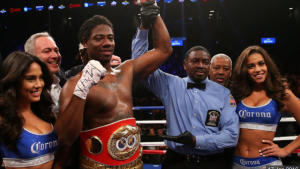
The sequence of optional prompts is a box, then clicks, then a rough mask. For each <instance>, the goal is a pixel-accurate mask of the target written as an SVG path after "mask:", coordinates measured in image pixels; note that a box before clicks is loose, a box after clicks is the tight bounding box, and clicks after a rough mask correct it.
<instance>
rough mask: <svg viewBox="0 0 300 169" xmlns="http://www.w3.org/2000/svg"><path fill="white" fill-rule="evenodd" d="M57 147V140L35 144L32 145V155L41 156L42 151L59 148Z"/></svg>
mask: <svg viewBox="0 0 300 169" xmlns="http://www.w3.org/2000/svg"><path fill="white" fill-rule="evenodd" d="M57 146H58V143H57V140H55V141H50V142H48V143H41V142H34V143H33V144H32V145H31V153H33V154H39V153H40V151H42V150H46V149H49V148H52V147H53V148H54V147H57Z"/></svg>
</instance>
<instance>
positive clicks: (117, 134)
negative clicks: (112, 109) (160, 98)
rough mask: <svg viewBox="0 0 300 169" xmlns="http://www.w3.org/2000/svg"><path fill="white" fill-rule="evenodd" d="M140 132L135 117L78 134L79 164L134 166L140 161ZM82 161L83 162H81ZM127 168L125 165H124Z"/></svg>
mask: <svg viewBox="0 0 300 169" xmlns="http://www.w3.org/2000/svg"><path fill="white" fill-rule="evenodd" d="M140 140H141V138H140V132H139V130H138V128H137V127H136V121H135V118H128V119H123V120H119V121H117V122H114V123H111V124H108V125H105V126H101V127H98V128H95V129H91V130H86V131H82V132H81V134H80V153H81V157H80V163H81V164H80V165H81V168H90V167H88V166H89V165H90V164H91V163H96V164H93V165H94V166H93V167H95V165H97V166H101V167H97V168H102V166H128V167H130V166H132V167H133V166H136V165H137V164H138V163H141V164H142V162H141V156H142V153H140V151H138V150H140ZM82 163H84V164H82ZM126 168H127V167H126Z"/></svg>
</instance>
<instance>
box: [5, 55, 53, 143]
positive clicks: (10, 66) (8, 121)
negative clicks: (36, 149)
mask: <svg viewBox="0 0 300 169" xmlns="http://www.w3.org/2000/svg"><path fill="white" fill-rule="evenodd" d="M32 63H37V64H39V65H40V66H41V69H42V72H43V79H44V82H45V85H44V88H43V90H42V93H41V97H40V100H39V101H38V102H32V103H31V110H32V111H33V113H34V114H35V115H36V116H38V117H39V118H40V119H42V120H44V121H46V122H48V123H53V122H54V121H55V117H54V114H53V113H52V111H51V106H52V104H53V102H52V99H51V96H50V94H49V91H50V88H51V84H52V81H53V77H52V75H51V73H50V71H49V69H48V67H47V65H46V64H45V63H44V62H43V61H42V60H41V59H40V58H38V57H36V56H34V55H31V54H29V53H27V52H13V53H11V54H10V55H9V56H8V57H7V58H6V60H5V61H4V62H3V72H4V78H3V79H2V80H1V81H0V118H1V119H0V143H4V144H5V145H6V147H7V148H10V149H14V148H16V147H15V144H14V141H15V140H16V139H20V135H21V133H22V131H23V125H24V118H23V116H22V115H21V114H20V113H18V112H17V106H18V103H17V100H18V98H17V97H18V95H17V91H18V90H17V86H18V80H19V79H20V78H21V77H22V76H23V75H24V73H26V72H27V71H28V69H29V67H30V65H31V64H32Z"/></svg>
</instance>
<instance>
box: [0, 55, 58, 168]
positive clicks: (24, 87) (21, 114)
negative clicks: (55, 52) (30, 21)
mask: <svg viewBox="0 0 300 169" xmlns="http://www.w3.org/2000/svg"><path fill="white" fill-rule="evenodd" d="M3 70H4V78H3V79H2V80H1V81H0V90H1V94H0V119H1V120H0V155H1V156H2V158H3V162H4V165H5V167H6V168H7V169H10V168H17V167H18V168H20V167H21V168H22V167H24V168H25V167H26V168H28V167H29V168H30V167H34V166H35V167H36V166H39V167H40V168H49V169H50V168H51V167H52V163H53V159H54V152H55V150H56V149H57V146H58V144H57V137H56V134H55V132H54V128H53V125H51V124H50V123H54V121H55V117H54V114H53V113H52V112H51V105H52V99H51V97H50V94H49V92H48V91H49V90H50V87H51V84H52V81H53V79H52V76H51V73H50V71H49V69H48V67H47V65H46V64H45V63H44V62H43V61H42V60H41V59H39V58H38V57H36V56H34V55H31V54H29V53H26V52H13V53H12V54H10V55H9V56H8V57H7V59H6V60H5V61H4V63H3Z"/></svg>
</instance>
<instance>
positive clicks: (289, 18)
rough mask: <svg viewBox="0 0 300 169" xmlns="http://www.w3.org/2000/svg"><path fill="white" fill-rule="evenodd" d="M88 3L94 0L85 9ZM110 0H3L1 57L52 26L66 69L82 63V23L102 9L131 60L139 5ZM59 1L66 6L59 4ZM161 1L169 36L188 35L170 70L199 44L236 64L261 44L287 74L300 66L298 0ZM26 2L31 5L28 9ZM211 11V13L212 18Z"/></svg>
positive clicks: (118, 49) (123, 54) (175, 69)
mask: <svg viewBox="0 0 300 169" xmlns="http://www.w3.org/2000/svg"><path fill="white" fill-rule="evenodd" d="M98 1H100V0H98ZM85 2H88V3H94V5H93V6H91V7H88V8H85V7H84V3H85ZM111 2H112V0H106V6H104V7H100V6H97V1H95V0H87V1H78V0H72V1H71V0H63V1H62V0H60V1H59V0H49V1H42V0H10V1H6V0H0V10H2V9H5V10H6V13H4V14H2V13H0V50H1V52H2V56H3V57H4V58H5V57H6V56H7V55H8V54H9V53H11V52H13V51H15V50H23V46H24V43H25V42H26V40H27V39H28V38H29V37H30V36H31V35H32V34H34V33H37V32H42V31H48V32H49V33H50V34H51V35H52V36H53V37H54V39H55V41H56V43H57V45H58V47H59V48H60V52H61V55H62V58H63V59H62V67H63V69H65V70H68V69H70V68H71V67H73V66H75V65H78V64H80V63H81V62H80V61H76V60H75V56H76V54H77V52H78V42H79V41H78V38H77V33H78V30H79V28H80V26H81V24H82V23H83V22H84V21H85V20H87V19H88V18H90V17H92V16H93V15H96V14H98V15H104V16H106V17H107V18H108V19H110V20H111V21H112V23H113V24H114V33H115V43H116V48H115V55H118V56H120V57H121V58H122V61H124V60H127V59H130V56H131V40H132V37H133V36H134V34H135V31H136V27H137V26H138V25H139V17H138V13H139V7H138V6H135V5H133V3H132V0H130V1H128V2H129V5H127V6H124V5H122V4H121V2H124V0H122V1H121V0H117V5H116V6H111V5H110V3H111ZM70 3H72V4H81V7H80V8H72V9H70V8H69V4H70ZM61 4H63V5H64V6H65V9H63V10H60V9H58V6H59V5H61ZM40 5H43V6H44V9H43V10H42V11H36V9H35V6H40ZM49 5H53V6H54V9H53V10H52V11H49V10H48V6H49ZM158 5H159V6H160V7H161V16H162V18H163V20H164V21H165V23H166V25H167V28H168V30H169V33H170V36H171V37H186V40H185V41H184V43H183V44H184V45H183V46H182V47H177V46H174V47H173V50H174V52H173V54H172V56H171V57H170V59H169V60H168V61H167V62H166V63H165V64H164V65H163V66H162V67H161V68H162V69H163V70H165V71H167V72H169V73H172V74H177V75H179V76H184V75H185V73H184V71H183V69H182V60H183V58H184V55H185V53H186V51H187V50H188V49H189V48H191V47H193V46H195V45H202V46H204V47H206V48H207V49H208V50H209V51H210V53H211V55H215V54H217V53H225V54H227V55H229V56H230V57H231V58H232V59H233V63H234V61H235V60H236V58H237V57H238V56H239V54H240V53H241V51H242V50H243V49H245V48H246V47H247V46H249V45H260V46H262V47H263V48H265V49H266V50H267V51H268V52H269V53H270V54H271V56H272V58H273V59H274V60H275V62H276V64H277V65H278V66H279V67H280V69H281V71H282V72H283V73H285V72H287V71H299V66H298V63H300V62H299V49H300V47H299V44H300V43H299V40H300V29H299V28H300V0H223V1H221V0H206V1H205V0H198V1H197V2H191V1H190V0H185V2H183V3H181V2H178V0H173V2H171V3H165V2H163V0H160V2H158ZM25 6H26V7H31V8H33V9H32V10H31V11H28V12H24V10H23V8H24V7H25ZM10 8H21V11H20V12H13V13H11V12H10ZM289 8H293V9H292V10H290V9H289ZM211 10H214V13H211V12H210V11H211ZM209 14H213V15H212V16H211V17H209ZM68 18H71V19H68ZM262 37H275V38H276V44H268V45H262V44H261V38H262ZM151 44H152V43H150V49H151V48H152V45H151Z"/></svg>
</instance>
